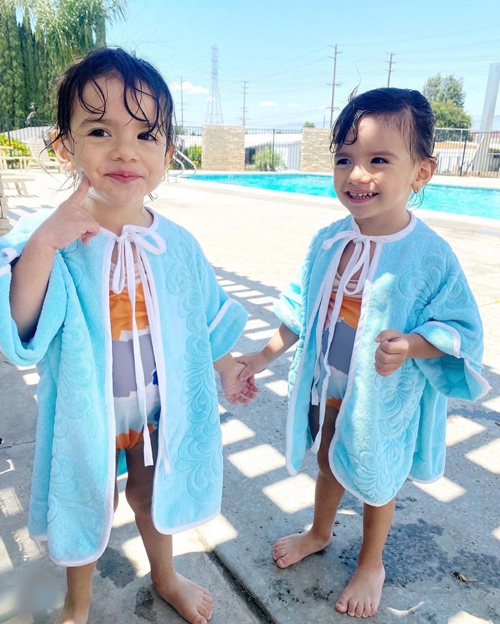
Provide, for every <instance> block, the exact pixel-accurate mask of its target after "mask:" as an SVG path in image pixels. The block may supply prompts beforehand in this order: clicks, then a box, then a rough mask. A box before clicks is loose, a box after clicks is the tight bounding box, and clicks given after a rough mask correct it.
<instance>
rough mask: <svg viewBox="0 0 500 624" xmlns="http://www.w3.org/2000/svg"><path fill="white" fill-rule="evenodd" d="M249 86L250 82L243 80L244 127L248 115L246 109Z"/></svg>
mask: <svg viewBox="0 0 500 624" xmlns="http://www.w3.org/2000/svg"><path fill="white" fill-rule="evenodd" d="M247 84H248V80H243V108H242V111H243V116H242V122H243V125H244V126H245V125H246V114H247V113H248V110H247V107H246V101H247Z"/></svg>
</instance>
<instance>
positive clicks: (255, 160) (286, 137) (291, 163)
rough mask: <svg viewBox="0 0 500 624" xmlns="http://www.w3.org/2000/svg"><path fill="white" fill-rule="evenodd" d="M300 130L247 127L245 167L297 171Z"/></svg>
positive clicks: (262, 169)
mask: <svg viewBox="0 0 500 624" xmlns="http://www.w3.org/2000/svg"><path fill="white" fill-rule="evenodd" d="M301 143H302V131H301V130H275V129H272V130H260V129H254V128H247V130H246V136H245V168H246V169H254V170H257V171H285V170H287V171H299V169H300V146H301Z"/></svg>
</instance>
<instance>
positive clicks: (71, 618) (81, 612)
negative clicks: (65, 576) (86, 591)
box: [54, 599, 89, 624]
mask: <svg viewBox="0 0 500 624" xmlns="http://www.w3.org/2000/svg"><path fill="white" fill-rule="evenodd" d="M88 618H89V609H72V608H71V606H70V605H69V603H68V599H66V600H65V602H64V606H63V608H62V609H61V610H60V611H59V615H58V616H57V620H56V621H55V622H54V624H87V620H88Z"/></svg>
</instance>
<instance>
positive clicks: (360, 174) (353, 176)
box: [349, 165, 370, 182]
mask: <svg viewBox="0 0 500 624" xmlns="http://www.w3.org/2000/svg"><path fill="white" fill-rule="evenodd" d="M349 180H350V181H351V182H369V181H370V174H369V173H368V172H367V171H366V170H365V169H363V167H361V166H360V165H354V167H353V168H352V169H351V172H350V174H349Z"/></svg>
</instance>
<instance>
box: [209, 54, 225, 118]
mask: <svg viewBox="0 0 500 624" xmlns="http://www.w3.org/2000/svg"><path fill="white" fill-rule="evenodd" d="M205 123H206V124H210V125H212V126H214V125H215V126H220V125H222V124H223V123H224V121H223V120H222V106H221V103H220V94H219V49H218V48H217V46H216V45H214V46H212V82H211V84H210V94H209V96H208V105H207V115H206V117H205Z"/></svg>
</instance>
